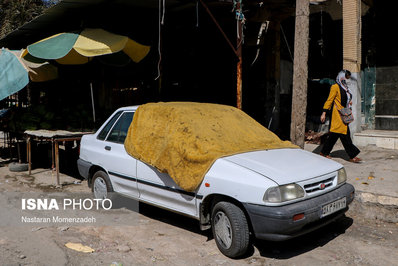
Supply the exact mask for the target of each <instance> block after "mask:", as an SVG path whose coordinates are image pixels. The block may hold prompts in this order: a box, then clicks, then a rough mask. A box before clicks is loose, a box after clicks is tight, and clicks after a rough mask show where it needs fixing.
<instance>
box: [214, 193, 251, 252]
mask: <svg viewBox="0 0 398 266" xmlns="http://www.w3.org/2000/svg"><path fill="white" fill-rule="evenodd" d="M211 225H212V231H213V236H214V239H215V241H216V244H217V247H218V249H219V250H220V251H221V253H223V254H224V255H225V256H227V257H230V258H236V257H239V256H241V255H243V254H245V253H246V252H247V250H248V248H249V245H250V240H249V239H250V238H249V234H250V233H249V226H248V224H247V220H246V216H245V214H244V213H243V211H242V209H241V208H239V207H238V206H236V205H235V204H233V203H230V202H226V201H221V202H218V203H217V204H216V205H215V206H214V207H213V210H212V218H211Z"/></svg>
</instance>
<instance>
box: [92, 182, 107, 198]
mask: <svg viewBox="0 0 398 266" xmlns="http://www.w3.org/2000/svg"><path fill="white" fill-rule="evenodd" d="M107 196H108V191H107V189H106V183H105V180H104V179H103V178H102V177H97V178H96V179H95V181H94V197H95V198H96V199H106V198H107Z"/></svg>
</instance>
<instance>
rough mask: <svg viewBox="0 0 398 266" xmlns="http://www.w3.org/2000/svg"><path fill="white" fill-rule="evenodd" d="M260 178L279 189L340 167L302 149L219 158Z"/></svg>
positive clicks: (331, 161)
mask: <svg viewBox="0 0 398 266" xmlns="http://www.w3.org/2000/svg"><path fill="white" fill-rule="evenodd" d="M222 160H226V161H229V162H232V163H234V164H237V165H239V166H242V167H244V168H247V169H249V170H252V171H254V172H256V173H258V174H261V175H263V176H265V177H267V178H269V179H271V180H273V181H274V182H276V183H277V184H279V185H284V184H289V183H294V182H300V181H304V180H307V179H311V178H314V177H318V176H322V175H325V174H328V173H331V172H334V171H337V170H338V169H340V168H342V167H343V166H342V165H341V164H339V163H337V162H335V161H333V160H330V159H326V158H324V157H321V156H319V155H317V154H314V153H311V152H308V151H305V150H301V149H274V150H262V151H253V152H246V153H241V154H236V155H232V156H227V157H224V158H222Z"/></svg>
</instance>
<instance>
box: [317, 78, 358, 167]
mask: <svg viewBox="0 0 398 266" xmlns="http://www.w3.org/2000/svg"><path fill="white" fill-rule="evenodd" d="M350 78H351V72H350V71H348V70H342V71H340V72H339V74H338V75H337V78H336V82H337V83H336V84H334V85H332V86H331V87H330V93H329V97H328V99H327V100H326V102H325V104H324V106H323V113H322V115H321V122H322V123H324V122H325V120H326V112H327V111H330V110H332V120H331V123H330V129H329V131H330V132H329V136H328V138H327V140H326V142H325V144H324V145H323V147H322V150H321V153H320V155H322V156H324V157H326V158H331V157H330V156H329V154H330V152H331V151H332V149H333V146H334V144H336V141H337V140H338V139H339V138H340V140H341V142H342V143H343V146H344V149H345V151H346V152H347V154H348V156H349V157H350V162H353V163H359V162H361V159H360V158H358V157H357V155H358V154H359V153H360V150H359V149H358V148H357V147H356V146H355V145H354V144H353V143H352V140H351V135H350V127H349V126H348V124H345V123H344V122H343V120H342V119H341V117H340V113H339V111H338V110H340V109H342V108H345V107H349V108H350V109H351V105H352V93H351V91H350V89H349V88H348V86H347V82H346V80H347V79H350Z"/></svg>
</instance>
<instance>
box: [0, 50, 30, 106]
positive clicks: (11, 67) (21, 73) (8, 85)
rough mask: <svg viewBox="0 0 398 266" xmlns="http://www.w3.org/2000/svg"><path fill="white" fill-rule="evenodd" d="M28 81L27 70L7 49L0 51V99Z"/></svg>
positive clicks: (19, 88) (20, 87)
mask: <svg viewBox="0 0 398 266" xmlns="http://www.w3.org/2000/svg"><path fill="white" fill-rule="evenodd" d="M28 83H29V76H28V71H27V70H26V69H25V67H24V66H23V65H22V63H21V61H19V59H18V58H17V57H16V56H15V55H14V54H13V53H11V52H10V51H8V50H7V49H4V48H3V49H1V53H0V100H3V99H4V98H6V97H8V96H10V95H12V94H14V93H16V92H18V91H20V90H21V89H23V88H24V87H25V86H26V85H27V84H28Z"/></svg>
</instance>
